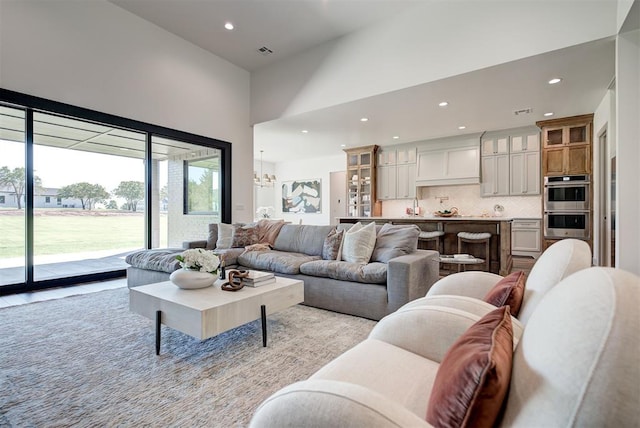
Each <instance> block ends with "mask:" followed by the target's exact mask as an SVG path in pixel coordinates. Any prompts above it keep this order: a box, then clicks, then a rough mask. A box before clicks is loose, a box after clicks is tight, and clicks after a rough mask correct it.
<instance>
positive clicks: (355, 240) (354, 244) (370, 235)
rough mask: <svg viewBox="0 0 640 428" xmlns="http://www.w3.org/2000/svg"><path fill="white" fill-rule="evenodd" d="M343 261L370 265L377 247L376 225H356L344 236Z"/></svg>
mask: <svg viewBox="0 0 640 428" xmlns="http://www.w3.org/2000/svg"><path fill="white" fill-rule="evenodd" d="M343 241H344V242H343V244H342V256H341V258H342V260H344V261H345V262H350V263H362V264H364V263H369V260H370V259H371V253H373V248H374V247H375V245H376V224H375V223H373V222H372V223H369V224H367V225H366V226H363V225H362V224H361V223H360V222H358V223H356V224H354V225H353V226H352V227H351V228H350V229H349V230H348V231H347V232H346V233H345V235H344V238H343Z"/></svg>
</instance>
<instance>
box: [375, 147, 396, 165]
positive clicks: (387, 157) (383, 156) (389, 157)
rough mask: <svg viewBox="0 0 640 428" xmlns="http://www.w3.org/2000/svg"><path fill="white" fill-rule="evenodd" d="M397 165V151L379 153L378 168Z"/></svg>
mask: <svg viewBox="0 0 640 428" xmlns="http://www.w3.org/2000/svg"><path fill="white" fill-rule="evenodd" d="M395 164H396V151H395V150H385V149H383V151H381V152H379V153H378V166H385V165H395Z"/></svg>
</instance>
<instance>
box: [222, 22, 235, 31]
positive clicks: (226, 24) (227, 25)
mask: <svg viewBox="0 0 640 428" xmlns="http://www.w3.org/2000/svg"><path fill="white" fill-rule="evenodd" d="M224 28H226V29H227V30H233V29H234V26H233V24H232V23H231V22H225V23H224Z"/></svg>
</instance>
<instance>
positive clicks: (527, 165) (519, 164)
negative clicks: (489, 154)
mask: <svg viewBox="0 0 640 428" xmlns="http://www.w3.org/2000/svg"><path fill="white" fill-rule="evenodd" d="M509 168H510V170H509V194H510V195H514V196H515V195H521V196H528V195H539V194H540V152H537V151H535V152H531V151H522V152H516V153H511V155H509Z"/></svg>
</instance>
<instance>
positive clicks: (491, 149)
mask: <svg viewBox="0 0 640 428" xmlns="http://www.w3.org/2000/svg"><path fill="white" fill-rule="evenodd" d="M481 148H482V156H493V155H504V154H508V153H509V137H496V138H488V139H483V140H482V142H481Z"/></svg>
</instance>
